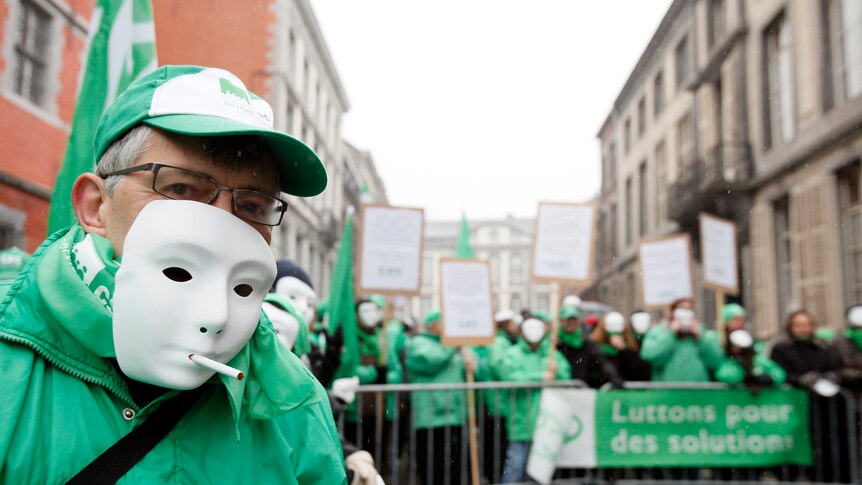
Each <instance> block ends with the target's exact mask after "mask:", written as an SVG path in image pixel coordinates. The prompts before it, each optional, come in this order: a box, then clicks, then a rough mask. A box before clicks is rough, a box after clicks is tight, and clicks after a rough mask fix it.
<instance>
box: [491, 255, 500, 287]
mask: <svg viewBox="0 0 862 485" xmlns="http://www.w3.org/2000/svg"><path fill="white" fill-rule="evenodd" d="M488 264H490V265H491V282H492V283H493V284H494V285H499V284H500V258H499V257H498V256H497V255H494V256H491V257H490V258H488Z"/></svg>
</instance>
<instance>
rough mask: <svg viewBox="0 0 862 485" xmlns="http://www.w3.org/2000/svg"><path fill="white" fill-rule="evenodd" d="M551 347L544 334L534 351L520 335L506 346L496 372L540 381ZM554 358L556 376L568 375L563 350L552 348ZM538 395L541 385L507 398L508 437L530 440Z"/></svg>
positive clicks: (505, 376) (509, 378) (520, 379)
mask: <svg viewBox="0 0 862 485" xmlns="http://www.w3.org/2000/svg"><path fill="white" fill-rule="evenodd" d="M550 350H551V349H550V343H549V342H548V339H547V338H545V340H543V341H542V343H541V344H540V345H539V348H538V349H537V350H536V351H535V352H534V351H533V350H532V349H531V348H530V346H529V344H527V342H525V341H524V340H523V339H519V340H518V343H516V344H515V345H512V346H511V347H509V349H507V350H506V352H505V354H504V355H503V357H502V359H501V361H500V363H499V365H498V373H499V375H500V377H501V378H502V379H503V380H505V381H511V382H541V381H542V378H543V376H544V374H545V370H546V369H547V368H548V356H549V353H550ZM554 360H555V361H556V362H557V374H556V376H555V377H556V379H557V380H563V379H570V378H571V377H572V368H571V366H569V362H568V361H567V360H566V358H565V357H563V354H561V353H560V352H559V351H557V350H555V351H554ZM541 397H542V391H541V389H517V390H514V391H513V392H512V393H511V397H510V402H508V403H506V404H505V406H506V407H509V408H510V409H509V410H508V421H507V422H506V425H507V428H508V434H509V441H532V440H533V429H534V428H535V426H536V417H537V416H538V414H539V401H540V400H541Z"/></svg>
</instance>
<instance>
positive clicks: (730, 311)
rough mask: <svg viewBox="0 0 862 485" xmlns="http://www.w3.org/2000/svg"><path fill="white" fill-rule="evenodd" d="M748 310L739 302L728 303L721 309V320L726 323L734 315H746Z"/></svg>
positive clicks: (734, 316)
mask: <svg viewBox="0 0 862 485" xmlns="http://www.w3.org/2000/svg"><path fill="white" fill-rule="evenodd" d="M747 316H748V312H747V311H745V308H742V305H740V304H739V303H728V304H727V305H724V307H722V309H721V321H722V323H727V322H729V321H730V320H732V319H734V318H736V317H747Z"/></svg>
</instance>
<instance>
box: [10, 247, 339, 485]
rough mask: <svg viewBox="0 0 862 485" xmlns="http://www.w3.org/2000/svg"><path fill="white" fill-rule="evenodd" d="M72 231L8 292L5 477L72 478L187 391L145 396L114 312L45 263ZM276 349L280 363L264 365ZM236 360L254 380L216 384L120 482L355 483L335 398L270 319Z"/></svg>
mask: <svg viewBox="0 0 862 485" xmlns="http://www.w3.org/2000/svg"><path fill="white" fill-rule="evenodd" d="M62 236H63V233H62V232H61V233H57V234H54V235H53V236H51V237H50V238H49V239H48V240H47V241H46V242H45V243H44V244H43V245H42V246H41V247H40V248H39V249H38V250H37V251H36V254H35V255H34V257H33V260H32V261H31V262H30V264H29V266H27V268H25V271H24V272H22V274H21V275H19V277H18V278H17V279H16V280H15V282H14V283H13V284H12V285H11V287H10V286H8V285H9V283H8V282H6V283H5V286H6V287H5V288H0V294H4V293H5V298H3V300H2V302H0V369H3V373H4V382H5V385H4V389H3V392H2V393H0V483H16V484H26V483H34V484H45V483H48V484H54V483H65V482H66V481H67V480H69V479H70V478H71V477H72V476H74V475H75V474H76V473H77V472H78V471H79V470H81V469H82V468H84V466H86V465H87V464H88V463H90V462H91V461H92V460H93V459H95V458H96V457H97V456H99V454H101V453H102V452H103V451H104V450H105V449H107V448H108V447H109V446H111V445H112V444H114V443H115V442H116V441H118V440H119V439H120V438H122V437H123V436H124V435H126V434H127V433H128V432H129V431H131V430H132V429H133V428H135V427H136V426H138V425H140V424H141V423H142V422H143V420H144V419H145V418H146V417H147V416H148V415H149V414H150V413H151V412H152V411H153V410H154V409H156V408H158V406H159V405H160V404H161V403H162V402H163V401H164V400H165V399H167V398H169V397H172V396H173V395H175V394H176V393H177V392H178V391H171V392H169V393H168V394H166V395H165V396H162V397H160V398H158V399H156V400H155V401H153V402H152V403H150V404H148V405H147V406H145V407H144V408H140V407H139V406H138V405H137V404H136V403H135V402H134V401H133V399H132V397H131V395H130V393H129V389H128V386H127V385H126V381H125V380H124V379H123V378H122V377H121V376H120V374H119V372H118V371H117V370H116V368H115V367H114V365H112V364H111V363H110V358H111V357H112V356H113V340H112V330H111V326H110V317H109V316H105V317H104V318H97V317H94V315H95V314H96V312H93V311H92V306H93V305H96V306H98V304H97V303H95V302H93V301H92V293H88V292H87V290H86V288H85V287H84V286H83V285H81V286H80V287H76V286H75V285H65V286H62V287H60V286H58V285H57V284H56V279H55V277H54V269H55V268H51V267H49V266H50V265H49V264H40V263H41V262H42V260H41V257H42V254H43V252H44V251H45V249H46V248H47V247H48V245H49V244H51V243H53V242H54V241H56V240H57V239H60V238H61V237H62ZM0 286H4V285H0ZM265 352H276V353H275V354H264V353H265ZM270 356H271V357H272V359H273V360H269V362H275V363H276V364H275V365H273V366H271V367H270V368H266V369H262V368H259V367H256V366H255V363H261V362H263V361H265V360H266V359H268V358H270ZM230 365H232V366H234V367H238V368H243V369H247V374H246V376H247V377H246V379H245V380H243V381H235V380H233V379H230V378H222V377H221V376H218V377H214V378H213V379H211V380H210V381H209V382H208V383H207V384H204V385H205V386H208V387H209V390H207V391H206V392H205V394H204V395H203V397H202V398H201V399H200V400H199V401H198V403H197V404H196V405H195V406H194V407H193V408H192V409H191V410H190V411H189V412H188V414H187V415H186V416H185V417H184V418H183V420H182V421H180V423H179V424H178V425H177V426H176V427H175V428H174V429H173V430H172V431H171V432H170V433H169V434H168V436H167V437H166V438H165V439H163V440H162V441H161V442H160V443H159V444H158V445H156V447H155V448H153V450H152V451H150V452H149V454H147V455H146V456H145V457H144V458H143V459H142V460H141V461H140V462H138V464H137V465H135V466H134V467H133V468H132V469H131V470H130V471H129V472H128V473H127V474H126V475H125V476H124V477H123V478H122V479H121V480H120V481H119V482H118V483H136V484H137V483H215V482H219V483H290V484H299V483H303V484H305V483H321V484H330V483H335V484H338V483H346V476H345V472H344V464H343V456H342V451H341V445H340V443H339V440H338V436H337V434H336V431H335V426H334V422H333V420H332V412H331V410H330V408H329V401H328V399H327V398H326V394H325V392H324V390H323V388H322V387H321V386H320V384H319V383H317V381H316V380H314V378H313V377H312V376H311V374H310V373H309V372H308V371H307V369H305V367H304V366H303V365H302V363H301V362H300V361H299V359H297V358H296V357H295V356H294V355H293V354H291V353H289V352H287V351H286V350H285V349H284V347H283V346H281V345H278V344H277V337H276V335H275V332H274V331H273V329H272V327H271V324H270V323H269V321H268V320H266V319H265V317H261V321H260V323H259V324H258V328H257V330H256V331H255V336H254V337H252V340H251V341H250V342H249V344H248V345H247V346H246V347H245V348H244V349H243V350H242V351H241V352H240V354H239V355H237V357H235V358H234V359H233V360H231V362H230ZM285 378H289V379H290V382H289V383H287V385H283V386H280V385H278V382H283V381H282V380H279V381H275V379H285ZM264 390H266V391H268V392H269V393H267V392H262V391H264ZM129 410H131V411H132V412H133V413H134V417H133V418H132V419H130V420H126V419H124V414H125V413H128V412H129ZM312 440H313V441H314V443H315V446H308V443H309V442H311V441H312Z"/></svg>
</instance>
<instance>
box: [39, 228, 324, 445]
mask: <svg viewBox="0 0 862 485" xmlns="http://www.w3.org/2000/svg"><path fill="white" fill-rule="evenodd" d="M52 237H57V238H58V239H57V240H56V241H54V242H53V243H51V244H50V245H49V246H48V247H46V248H45V250H44V252H43V254H42V260H41V261H39V264H38V267H37V269H36V272H37V273H36V281H38V282H39V294H40V295H41V297H42V299H43V300H44V303H45V306H46V309H47V311H49V312H50V313H51V314H52V315H53V316H54V318H55V319H56V321H57V322H59V325H60V326H61V327H62V331H63V332H65V333H67V334H70V335H71V337H72V339H74V340H75V341H76V343H75V344H71V343H70V345H75V346H77V345H78V344H80V346H83V347H84V348H85V349H87V350H89V351H90V352H92V353H93V354H96V355H97V356H99V357H102V358H112V357H116V352H115V350H114V336H113V326H112V320H113V312H112V307H111V301H112V298H113V295H114V277H115V276H116V274H117V270H119V268H120V263H119V262H118V261H116V260H115V259H114V250H113V247H112V246H111V243H110V241H108V240H107V239H105V238H103V237H101V236H99V235H96V234H86V233H85V232H84V229H83V228H82V227H81V226H79V225H75V226H73V227H72V228H71V229H69V230H68V232H67V233H66V234H65V235H61V236H59V237H58V236H52ZM65 338H68V337H65ZM228 365H229V366H231V367H234V368H237V369H243V370H247V372H246V378H245V379H243V380H241V381H239V380H236V379H233V378H230V377H226V376H223V375H220V374H219V375H218V377H219V379H220V380H221V382H222V383H223V384H224V386H225V387H226V388H227V390H228V398H229V401H230V403H231V408H232V411H233V415H234V418H235V419H236V420H237V432H238V430H239V428H238V425H239V424H238V423H239V416H240V414H241V413H242V412H247V413H249V414H248V415H249V416H250V417H251V418H253V419H271V418H274V417H276V416H280V415H282V414H285V413H287V412H288V411H290V410H291V409H294V408H297V407H299V406H301V405H303V404H312V403H314V402H316V401H317V400H318V399H317V396H316V394H315V386H314V382H315V381H314V377H313V376H312V375H311V373H310V371H309V370H308V369H306V368H305V366H304V365H303V364H302V362H300V361H299V360H298V359H297V358H296V357H295V356H294V355H293V354H292V353H290V351H288V350H287V349H286V348H285V347H284V346H283V345H281V344H279V343H278V337H277V335H276V333H275V330H274V329H273V328H272V324H271V323H270V322H269V320H268V319H267V318H266V316H265V315H264V314H263V311H261V317H260V319H259V320H258V324H257V329H256V330H255V332H254V334H253V335H252V337H251V339H250V340H249V342H248V343H247V344H246V345H245V346H244V347H243V348H242V349H241V350H240V351H239V353H238V354H237V355H236V356H235V357H234V358H233V359H231V360H230V362H228Z"/></svg>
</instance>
